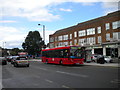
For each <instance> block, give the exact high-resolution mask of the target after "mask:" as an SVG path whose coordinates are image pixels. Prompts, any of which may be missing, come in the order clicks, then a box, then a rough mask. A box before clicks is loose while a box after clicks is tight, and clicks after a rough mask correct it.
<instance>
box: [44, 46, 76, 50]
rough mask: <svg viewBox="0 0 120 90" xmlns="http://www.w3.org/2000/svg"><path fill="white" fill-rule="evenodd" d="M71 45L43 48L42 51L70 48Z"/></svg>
mask: <svg viewBox="0 0 120 90" xmlns="http://www.w3.org/2000/svg"><path fill="white" fill-rule="evenodd" d="M74 46H76V45H74ZM70 47H72V46H66V47H57V48H50V49H43V50H42V51H49V50H59V49H70Z"/></svg>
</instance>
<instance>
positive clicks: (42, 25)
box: [38, 24, 45, 42]
mask: <svg viewBox="0 0 120 90" xmlns="http://www.w3.org/2000/svg"><path fill="white" fill-rule="evenodd" d="M38 25H39V26H40V25H42V24H38ZM42 26H43V40H44V42H45V25H42Z"/></svg>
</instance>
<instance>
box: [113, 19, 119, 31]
mask: <svg viewBox="0 0 120 90" xmlns="http://www.w3.org/2000/svg"><path fill="white" fill-rule="evenodd" d="M119 27H120V21H115V22H112V29H117V28H119Z"/></svg>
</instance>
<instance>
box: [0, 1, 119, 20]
mask: <svg viewBox="0 0 120 90" xmlns="http://www.w3.org/2000/svg"><path fill="white" fill-rule="evenodd" d="M118 1H119V0H1V3H0V11H2V13H0V16H12V17H14V16H17V17H24V18H27V19H28V20H32V21H52V20H58V19H60V16H59V15H56V14H53V13H51V11H52V10H51V9H50V8H49V7H48V6H52V5H58V4H62V3H65V2H74V3H83V5H92V2H103V3H105V2H118ZM88 2H89V3H88ZM104 5H105V8H108V6H109V7H111V6H113V5H112V4H111V5H110V4H104ZM62 10H64V11H71V10H70V9H68V10H67V9H62Z"/></svg>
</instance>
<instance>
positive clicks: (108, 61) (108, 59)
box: [104, 56, 113, 63]
mask: <svg viewBox="0 0 120 90" xmlns="http://www.w3.org/2000/svg"><path fill="white" fill-rule="evenodd" d="M104 60H105V62H106V63H112V62H113V59H112V58H111V57H108V56H104Z"/></svg>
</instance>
